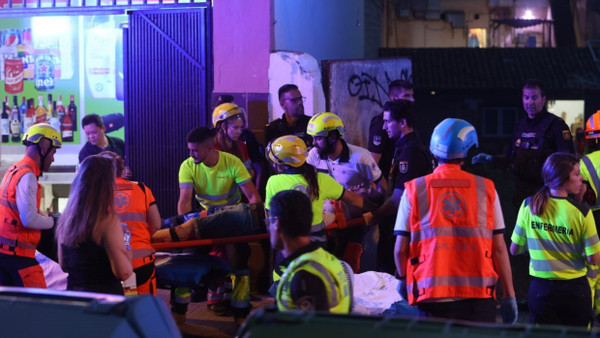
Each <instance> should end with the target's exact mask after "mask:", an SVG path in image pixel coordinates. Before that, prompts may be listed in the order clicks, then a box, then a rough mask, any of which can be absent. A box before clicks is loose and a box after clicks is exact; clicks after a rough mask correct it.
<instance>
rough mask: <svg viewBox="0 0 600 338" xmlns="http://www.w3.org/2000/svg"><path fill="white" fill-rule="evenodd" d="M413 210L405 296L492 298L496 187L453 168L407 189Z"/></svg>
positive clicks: (418, 298) (414, 182) (441, 168)
mask: <svg viewBox="0 0 600 338" xmlns="http://www.w3.org/2000/svg"><path fill="white" fill-rule="evenodd" d="M405 187H406V195H405V198H408V199H409V200H408V201H409V203H410V204H411V206H412V210H411V214H410V246H409V261H408V262H407V265H406V266H407V268H406V275H407V279H406V281H407V291H408V300H409V303H410V304H411V305H413V304H415V303H417V302H421V301H424V300H427V299H430V298H489V297H494V289H495V286H496V282H497V280H498V274H497V273H496V271H495V269H494V262H493V258H492V242H493V240H492V238H493V230H494V202H495V198H496V193H495V187H494V183H493V182H492V181H490V180H488V179H485V178H483V177H479V176H475V175H472V174H469V173H467V172H465V171H463V170H461V169H460V166H459V165H456V164H442V165H440V166H439V167H438V168H436V169H435V170H434V172H433V173H432V174H429V175H427V176H424V177H419V178H417V179H414V180H412V181H410V182H407V183H406V184H405Z"/></svg>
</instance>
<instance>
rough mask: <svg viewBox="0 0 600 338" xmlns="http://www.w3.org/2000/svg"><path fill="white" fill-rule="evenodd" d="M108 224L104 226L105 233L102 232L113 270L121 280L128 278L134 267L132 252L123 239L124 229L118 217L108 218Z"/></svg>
mask: <svg viewBox="0 0 600 338" xmlns="http://www.w3.org/2000/svg"><path fill="white" fill-rule="evenodd" d="M106 222H108V224H106V225H105V226H104V233H103V234H102V238H101V242H102V246H103V247H104V250H106V254H107V255H108V260H109V261H110V266H111V268H112V272H113V274H114V275H115V277H117V279H119V280H122V281H123V280H126V279H127V278H129V276H131V274H132V273H133V267H132V266H131V252H130V251H127V249H126V248H125V241H124V240H123V229H122V228H121V223H120V222H119V218H118V217H116V216H115V217H111V219H110V220H106Z"/></svg>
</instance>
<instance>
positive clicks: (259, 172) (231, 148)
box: [212, 102, 266, 196]
mask: <svg viewBox="0 0 600 338" xmlns="http://www.w3.org/2000/svg"><path fill="white" fill-rule="evenodd" d="M247 121H248V119H247V116H246V112H245V111H244V109H242V108H241V107H239V106H238V105H236V104H235V103H233V102H225V103H222V104H220V105H218V106H217V107H216V108H215V109H214V111H213V115H212V122H213V126H214V128H215V129H216V136H215V149H217V150H220V151H224V152H226V153H230V154H232V155H234V156H236V157H237V158H239V159H240V160H241V161H242V163H244V166H245V167H246V169H248V172H249V173H250V176H252V181H253V183H254V185H255V186H256V188H257V189H258V190H259V191H260V192H261V196H264V186H265V184H266V183H265V182H264V181H265V179H266V178H265V173H266V168H265V167H266V164H265V162H266V161H265V158H264V156H263V155H264V154H263V153H262V147H261V146H260V144H259V143H258V140H256V137H255V136H254V134H253V133H252V132H251V131H250V130H248V129H247V128H246V127H247Z"/></svg>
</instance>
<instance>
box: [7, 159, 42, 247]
mask: <svg viewBox="0 0 600 338" xmlns="http://www.w3.org/2000/svg"><path fill="white" fill-rule="evenodd" d="M34 166H36V164H35V162H34V161H33V160H32V159H31V158H29V157H25V158H23V159H22V160H20V161H19V162H17V163H15V164H14V165H12V166H11V167H10V169H9V170H8V171H7V173H6V174H5V175H4V178H3V179H2V195H1V196H0V253H3V254H6V255H17V256H21V257H29V258H33V257H35V250H36V247H37V245H38V243H39V241H40V237H41V231H40V230H38V229H30V228H26V227H25V226H23V223H22V222H21V217H20V215H19V210H18V207H17V202H16V190H17V184H18V182H19V180H20V179H21V178H22V177H23V176H24V175H25V174H27V173H32V174H33V175H36V174H37V173H38V171H39V169H38V170H36V169H37V166H36V167H35V168H34ZM37 190H38V192H37V204H36V207H37V208H38V209H39V206H40V200H41V191H40V189H39V184H38V189H37Z"/></svg>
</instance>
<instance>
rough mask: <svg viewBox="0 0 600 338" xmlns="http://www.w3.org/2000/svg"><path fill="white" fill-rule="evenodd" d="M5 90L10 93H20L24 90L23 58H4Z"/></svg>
mask: <svg viewBox="0 0 600 338" xmlns="http://www.w3.org/2000/svg"><path fill="white" fill-rule="evenodd" d="M4 90H5V91H6V92H7V93H8V94H19V93H21V92H22V91H23V60H22V59H20V58H19V59H6V60H4Z"/></svg>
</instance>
